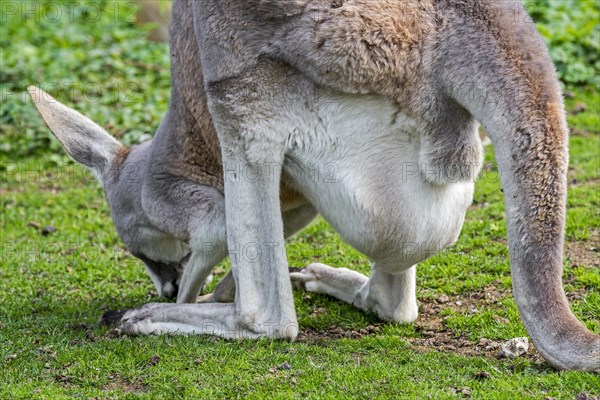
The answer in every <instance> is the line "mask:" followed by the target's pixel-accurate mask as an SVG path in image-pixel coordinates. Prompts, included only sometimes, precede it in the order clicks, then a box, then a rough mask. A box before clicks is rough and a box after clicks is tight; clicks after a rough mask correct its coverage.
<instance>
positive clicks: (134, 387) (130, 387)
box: [102, 377, 148, 393]
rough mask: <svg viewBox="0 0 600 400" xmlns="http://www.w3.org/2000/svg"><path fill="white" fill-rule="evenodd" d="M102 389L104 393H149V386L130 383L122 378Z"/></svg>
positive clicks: (115, 379)
mask: <svg viewBox="0 0 600 400" xmlns="http://www.w3.org/2000/svg"><path fill="white" fill-rule="evenodd" d="M113 379H114V380H112V381H111V382H109V383H107V384H106V385H104V386H103V387H102V390H104V391H119V392H124V393H144V392H147V391H148V386H147V385H144V384H143V383H141V382H136V381H134V382H129V381H127V380H124V379H121V378H115V377H113Z"/></svg>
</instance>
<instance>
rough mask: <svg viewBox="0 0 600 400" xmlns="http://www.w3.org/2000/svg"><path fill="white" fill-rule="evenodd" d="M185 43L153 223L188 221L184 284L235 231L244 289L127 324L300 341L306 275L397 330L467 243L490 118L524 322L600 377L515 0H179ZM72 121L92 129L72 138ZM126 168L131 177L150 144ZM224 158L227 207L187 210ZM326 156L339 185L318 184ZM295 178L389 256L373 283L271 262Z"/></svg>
mask: <svg viewBox="0 0 600 400" xmlns="http://www.w3.org/2000/svg"><path fill="white" fill-rule="evenodd" d="M171 52H172V57H173V58H172V61H173V65H172V75H173V90H172V102H171V106H170V110H169V112H168V113H167V116H166V117H165V120H164V121H163V124H162V125H161V127H160V128H159V130H158V132H157V135H156V137H155V139H154V140H153V143H152V144H151V148H152V151H151V152H150V160H151V161H149V162H148V164H147V167H146V168H145V172H144V184H143V185H142V187H141V191H142V196H141V206H142V208H143V210H144V212H145V214H146V215H148V216H149V217H150V216H155V215H165V218H164V219H163V220H160V221H156V223H155V224H156V226H161V227H162V228H163V230H166V227H165V226H163V225H162V224H165V221H177V223H175V224H173V225H174V228H173V229H177V228H179V227H180V226H187V227H189V231H190V232H193V234H192V236H190V240H189V243H190V248H192V253H191V255H190V260H189V261H188V265H187V267H186V268H185V269H184V272H183V276H182V278H181V281H182V282H184V281H186V280H187V277H188V276H189V277H191V278H190V282H191V281H192V280H193V279H194V278H193V277H196V276H198V277H200V279H201V278H202V277H203V276H205V272H204V273H201V272H200V271H207V270H209V269H210V267H208V265H209V264H210V263H200V262H196V258H198V257H200V258H202V257H201V256H197V255H196V253H195V251H194V250H193V249H194V248H197V247H198V246H194V245H193V243H194V239H192V237H193V238H202V239H198V240H206V238H207V237H208V238H211V239H214V238H215V237H217V236H218V237H219V238H223V237H225V236H226V241H227V248H228V249H229V250H228V251H229V255H230V258H231V265H232V275H231V278H230V283H229V287H230V288H234V289H231V290H233V291H234V295H233V296H229V301H228V302H210V303H205V304H147V305H145V306H143V307H141V308H139V309H133V310H130V311H128V312H126V313H125V314H124V315H122V316H121V317H120V318H119V320H118V324H119V327H120V329H121V330H122V331H123V332H126V333H130V334H150V333H184V334H190V333H195V334H212V335H217V336H222V337H227V338H240V337H246V338H248V337H249V338H254V337H261V336H263V337H264V336H267V337H273V338H280V339H294V338H295V337H296V336H297V334H298V324H297V319H296V314H295V309H294V304H293V297H292V283H291V281H290V276H291V278H292V279H291V280H292V281H293V282H294V285H296V286H298V287H300V288H303V289H305V290H308V291H313V292H318V293H325V294H328V295H330V296H333V297H336V298H338V299H340V300H342V301H345V302H348V303H351V304H354V305H355V306H356V307H358V308H360V309H363V310H370V311H375V312H376V313H377V314H378V315H379V316H380V317H381V318H382V319H384V320H386V321H394V322H412V321H414V320H415V319H416V318H417V315H418V310H417V303H416V298H415V286H416V279H415V277H416V264H417V263H419V262H420V261H423V260H424V259H426V258H428V257H429V256H431V255H432V254H435V253H436V252H437V251H439V250H441V249H442V248H443V247H444V246H447V245H449V244H451V243H453V242H454V241H455V240H456V239H457V237H458V235H459V233H460V230H461V227H462V224H463V222H464V217H465V212H466V209H467V207H468V206H469V204H470V203H471V201H472V195H473V187H474V180H475V178H476V176H477V174H478V172H479V165H480V164H481V160H482V148H481V141H480V139H479V136H478V127H479V123H481V124H483V126H484V127H485V128H486V131H487V132H488V133H489V136H490V138H491V140H492V142H493V143H494V148H495V152H496V158H497V160H498V163H499V168H500V169H501V173H502V174H501V175H502V178H501V179H502V182H501V183H502V188H503V191H504V195H505V204H506V212H507V226H508V241H509V248H510V258H511V273H512V277H513V291H514V295H515V299H516V302H517V305H518V307H519V311H520V315H521V318H522V320H523V322H524V324H525V327H526V328H527V331H528V333H529V334H530V336H531V338H532V340H533V342H534V343H535V345H536V347H537V348H538V349H539V351H540V353H541V354H542V355H543V356H544V358H545V359H546V360H547V361H548V362H549V363H550V364H551V365H553V366H554V367H556V368H558V369H578V370H591V371H600V336H598V335H597V334H594V333H591V332H590V331H589V330H587V329H586V328H585V327H584V326H583V325H582V324H581V323H580V322H579V321H578V320H577V319H576V318H575V316H574V315H573V314H572V313H571V311H570V310H569V306H568V302H567V299H566V296H565V294H564V290H563V288H562V283H561V273H562V248H563V244H564V224H565V207H566V187H567V185H566V171H567V165H568V152H567V144H568V128H567V125H566V118H565V113H564V106H563V102H562V94H561V91H560V87H559V84H558V80H557V78H556V74H555V71H554V67H553V65H552V62H551V60H550V58H549V56H548V53H547V50H546V48H545V45H544V43H543V40H542V39H541V37H540V36H539V34H538V33H537V31H536V29H535V26H534V24H533V22H532V21H531V20H530V19H529V18H528V17H527V14H526V12H525V10H524V9H523V8H521V6H520V5H519V4H518V3H512V2H511V3H508V2H501V1H493V0H452V1H450V0H420V1H411V0H409V1H406V0H381V1H378V2H373V1H367V0H246V1H241V0H232V1H219V0H201V1H192V0H176V1H175V2H174V3H173V16H172V24H171ZM200 60H201V62H200ZM42 114H44V111H42ZM46 114H52V112H46ZM45 119H46V121H47V122H48V125H50V128H51V129H52V128H53V125H52V124H53V123H54V122H53V121H51V120H49V118H48V117H47V116H45ZM67 119H68V118H67ZM211 124H212V126H213V127H214V129H213V128H211V127H209V125H211ZM61 125H67V126H68V125H69V122H68V121H66V120H65V119H61V118H58V117H57V118H56V124H55V128H54V129H61V127H60V126H61ZM74 129H77V130H78V131H85V126H83V128H80V127H79V125H78V124H75V125H74V127H72V128H68V129H66V131H67V132H69V131H72V130H74ZM57 136H59V135H57ZM113 147H114V149H113V151H112V152H113V153H114V154H117V155H118V154H122V153H119V150H118V149H117V147H116V146H113ZM138 151H139V150H138ZM219 152H220V153H219ZM183 154H187V155H186V156H184V155H183ZM219 154H220V158H219ZM116 157H117V158H118V157H119V156H116ZM120 157H121V158H123V159H124V160H123V161H122V163H124V164H125V166H123V168H126V165H127V164H126V163H127V160H128V159H129V158H131V157H133V158H132V161H133V160H135V148H134V149H132V150H131V151H130V153H129V155H128V157H127V158H125V157H124V155H121V156H120ZM155 157H156V160H155V159H154V158H155ZM209 157H210V158H209ZM209 159H210V160H213V161H215V165H219V166H222V170H221V171H219V172H218V171H212V172H211V173H214V174H215V176H217V175H218V176H222V182H223V192H219V191H218V190H217V192H219V197H218V199H219V200H220V201H221V202H223V203H221V205H220V206H217V205H216V203H211V202H210V201H211V200H207V198H210V196H208V195H207V194H203V195H202V196H199V197H194V200H193V201H192V200H185V201H184V200H182V199H188V197H189V196H190V195H191V194H192V193H197V192H196V190H195V189H196V188H197V187H198V185H200V186H201V184H200V183H198V182H202V179H203V178H202V177H206V176H207V175H209V174H208V173H206V172H202V167H199V165H201V164H203V163H204V162H205V161H206V160H209ZM217 160H218V161H219V162H217ZM130 162H131V161H130ZM328 163H329V164H331V165H335V166H336V168H337V171H338V173H337V174H336V179H335V180H333V181H331V180H326V179H314V177H313V176H311V175H310V174H306V173H305V172H306V170H308V169H311V168H314V166H315V165H324V164H328ZM101 164H103V165H108V164H107V163H106V162H103V163H101ZM240 171H245V174H246V175H245V176H244V174H242V173H240ZM248 177H251V178H252V179H249V178H248ZM161 178H162V179H161ZM282 181H283V182H284V183H285V185H282V184H281V182H282ZM178 185H180V186H178ZM202 187H206V186H202ZM286 187H289V188H290V189H291V191H292V192H293V193H297V194H298V197H299V198H302V199H306V203H302V204H303V205H302V206H299V207H300V208H302V207H308V208H309V209H310V210H311V211H313V210H314V212H315V213H316V212H318V213H320V214H322V215H323V217H324V218H325V219H326V220H328V221H329V222H330V224H331V225H332V226H333V227H334V228H335V229H336V231H337V232H338V233H339V234H340V235H341V236H342V237H343V239H344V240H345V241H347V242H348V243H349V244H351V245H352V246H353V247H355V248H356V249H357V250H359V251H361V252H362V253H364V254H366V255H367V256H368V257H369V258H370V259H371V260H372V261H373V265H372V273H371V275H370V276H369V277H367V276H364V275H362V274H359V273H357V272H353V271H350V270H348V269H345V268H332V267H329V266H327V265H323V264H311V265H309V266H307V267H306V268H304V269H302V270H300V271H296V272H292V273H291V274H290V273H289V272H288V267H287V261H286V258H285V253H284V252H282V251H274V249H277V248H280V247H281V246H282V244H283V240H284V237H285V236H286V232H287V231H288V228H287V227H286V214H287V211H286V208H285V204H286V202H285V201H284V200H283V199H284V198H285V196H283V195H282V193H283V192H284V190H285V188H286ZM186 189H187V191H186ZM181 193H184V194H183V195H180V194H181ZM210 193H212V192H210ZM107 194H108V193H107ZM223 194H224V197H223ZM109 198H110V194H109ZM210 199H212V198H210ZM109 201H110V200H109ZM178 201H179V202H180V203H178ZM201 201H204V202H205V203H206V202H207V201H208V202H209V204H211V206H210V207H207V206H206V204H205V203H204V204H202V203H200V202H201ZM166 205H171V208H165V206H166ZM180 205H184V206H185V207H186V208H185V209H181V208H180V207H179V206H180ZM219 207H220V208H219ZM217 208H218V212H215V213H208V211H207V210H210V211H213V210H215V209H217ZM165 210H171V211H165ZM198 210H201V211H198ZM217 214H218V215H217ZM208 216H210V218H209V217H208ZM311 216H312V214H311ZM217 217H218V218H217ZM152 218H154V217H152ZM223 219H224V220H225V227H223ZM303 222H304V221H303ZM198 232H201V233H198ZM215 232H218V234H217V233H215ZM223 240H225V239H223ZM212 242H213V243H214V242H218V241H215V240H212ZM249 245H252V246H255V247H258V248H260V249H261V250H263V251H258V252H257V254H259V257H258V258H257V257H246V256H244V255H243V254H242V252H241V251H240V250H239V249H240V248H244V247H245V246H249ZM200 247H201V246H200ZM155 249H159V247H158V246H156V247H155ZM160 249H161V251H160V252H159V253H162V247H160ZM167 253H168V252H167ZM181 253H182V254H183V253H184V252H181ZM200 253H201V252H198V254H200ZM221 255H222V254H218V256H221ZM216 258H218V257H216ZM188 271H190V272H188ZM190 286H192V285H191V284H190ZM181 290H183V289H182V288H180V291H181ZM217 291H218V290H216V292H217ZM232 298H233V301H231V299H232ZM212 300H214V299H212Z"/></svg>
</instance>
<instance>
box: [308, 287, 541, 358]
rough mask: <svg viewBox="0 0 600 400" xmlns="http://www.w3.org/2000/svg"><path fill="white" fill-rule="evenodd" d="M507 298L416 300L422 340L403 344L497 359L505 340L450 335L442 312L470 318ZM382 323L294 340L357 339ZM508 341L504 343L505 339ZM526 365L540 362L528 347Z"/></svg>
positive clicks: (494, 293)
mask: <svg viewBox="0 0 600 400" xmlns="http://www.w3.org/2000/svg"><path fill="white" fill-rule="evenodd" d="M509 296H511V293H510V292H509V291H508V290H505V291H501V290H499V289H498V288H496V287H495V286H488V287H486V288H485V289H483V290H480V291H474V292H469V293H463V294H461V295H456V296H448V295H445V294H442V295H440V296H438V297H437V298H435V299H431V298H426V299H419V318H418V319H417V321H416V322H414V326H415V327H416V328H417V331H418V332H419V333H420V334H421V335H422V336H423V337H418V338H415V337H409V338H405V340H406V341H407V342H408V343H409V344H410V346H411V347H412V348H413V349H416V350H420V351H430V350H438V351H442V352H448V353H453V354H461V355H466V356H479V357H482V356H483V357H489V358H501V356H500V355H499V352H500V348H501V346H502V344H503V343H504V342H505V340H492V339H487V338H480V339H479V340H476V341H473V340H470V339H469V338H467V337H465V336H464V335H460V334H458V333H457V332H454V331H453V330H452V329H450V328H449V327H447V326H446V324H445V315H444V314H445V313H444V310H446V309H447V308H450V309H452V310H453V311H455V312H457V313H460V314H466V313H470V314H474V313H477V312H478V310H481V309H484V308H488V309H489V308H490V307H494V305H495V304H496V303H497V302H498V301H499V300H500V299H502V298H506V297H509ZM494 319H495V320H496V321H497V322H498V323H500V324H506V323H510V321H509V320H507V319H506V318H503V317H501V316H497V317H496V318H494ZM382 325H383V323H377V324H371V325H368V326H366V327H365V328H362V329H343V328H340V327H335V326H332V327H329V328H327V329H312V328H304V329H302V330H301V332H300V335H299V336H298V339H297V340H298V341H300V342H309V343H314V342H319V341H325V340H330V339H360V338H362V337H364V336H368V335H373V334H376V333H377V332H379V331H380V329H381V326H382ZM507 340H508V339H507ZM521 358H525V359H527V360H529V361H533V362H542V361H543V358H542V356H541V355H540V354H539V353H538V352H537V350H535V348H534V346H533V345H532V344H531V343H530V345H529V351H528V352H527V354H525V355H523V356H521Z"/></svg>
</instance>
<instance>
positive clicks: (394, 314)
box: [290, 264, 418, 322]
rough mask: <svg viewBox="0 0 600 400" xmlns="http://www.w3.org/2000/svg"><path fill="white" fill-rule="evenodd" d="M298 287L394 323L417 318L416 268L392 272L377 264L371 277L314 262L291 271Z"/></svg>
mask: <svg viewBox="0 0 600 400" xmlns="http://www.w3.org/2000/svg"><path fill="white" fill-rule="evenodd" d="M290 275H291V278H292V282H293V283H294V286H295V287H296V288H300V289H305V290H307V291H309V292H314V293H322V294H326V295H329V296H332V297H335V298H337V299H339V300H342V301H344V302H346V303H350V304H353V305H354V306H356V307H358V308H360V309H361V310H364V311H373V312H376V313H377V315H378V316H379V317H380V318H381V319H383V320H385V321H391V322H413V321H414V320H416V319H417V315H418V310H417V299H416V291H415V289H416V267H415V266H412V267H410V268H408V269H405V270H403V271H402V272H399V273H395V274H391V273H389V272H386V271H385V270H384V269H383V268H381V267H378V265H377V264H374V265H373V269H372V273H371V276H370V277H366V276H365V275H363V274H361V273H358V272H356V271H352V270H349V269H347V268H333V267H330V266H328V265H324V264H310V265H309V266H307V267H306V268H304V269H302V270H301V271H299V272H293V273H291V274H290Z"/></svg>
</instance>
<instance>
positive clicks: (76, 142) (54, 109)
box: [27, 86, 123, 179]
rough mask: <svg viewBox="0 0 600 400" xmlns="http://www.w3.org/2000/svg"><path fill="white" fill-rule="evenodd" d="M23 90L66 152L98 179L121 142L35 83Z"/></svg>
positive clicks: (108, 165)
mask: <svg viewBox="0 0 600 400" xmlns="http://www.w3.org/2000/svg"><path fill="white" fill-rule="evenodd" d="M27 90H28V91H29V94H30V95H31V98H32V99H33V102H34V103H35V106H36V107H37V109H38V111H39V112H40V114H41V115H42V118H44V121H45V122H46V124H47V125H48V127H49V128H50V130H51V131H52V133H53V134H54V136H56V138H57V139H58V140H59V141H60V143H61V144H62V146H63V147H64V148H65V150H66V151H67V153H69V155H70V156H71V157H73V159H74V160H75V161H77V162H78V163H80V164H83V165H85V166H86V167H88V168H90V169H91V170H92V172H94V174H95V175H96V176H97V177H99V178H100V179H101V178H102V176H103V175H104V173H105V172H106V171H108V169H109V168H110V165H111V163H112V161H113V159H114V157H115V155H116V154H117V153H118V152H119V150H120V149H121V148H122V147H123V146H122V145H121V143H119V142H118V141H117V140H116V139H115V138H113V137H112V136H111V135H110V134H108V133H107V132H106V131H105V130H104V129H102V128H101V127H100V126H98V125H97V124H95V123H94V122H93V121H92V120H90V119H89V118H87V117H85V116H83V115H81V114H80V113H78V112H77V111H75V110H73V109H71V108H69V107H67V106H65V105H63V104H61V103H60V102H59V101H58V100H56V99H54V98H52V96H50V95H49V94H48V93H46V92H44V91H43V90H41V89H39V88H37V87H35V86H30V87H29V88H28V89H27Z"/></svg>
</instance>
